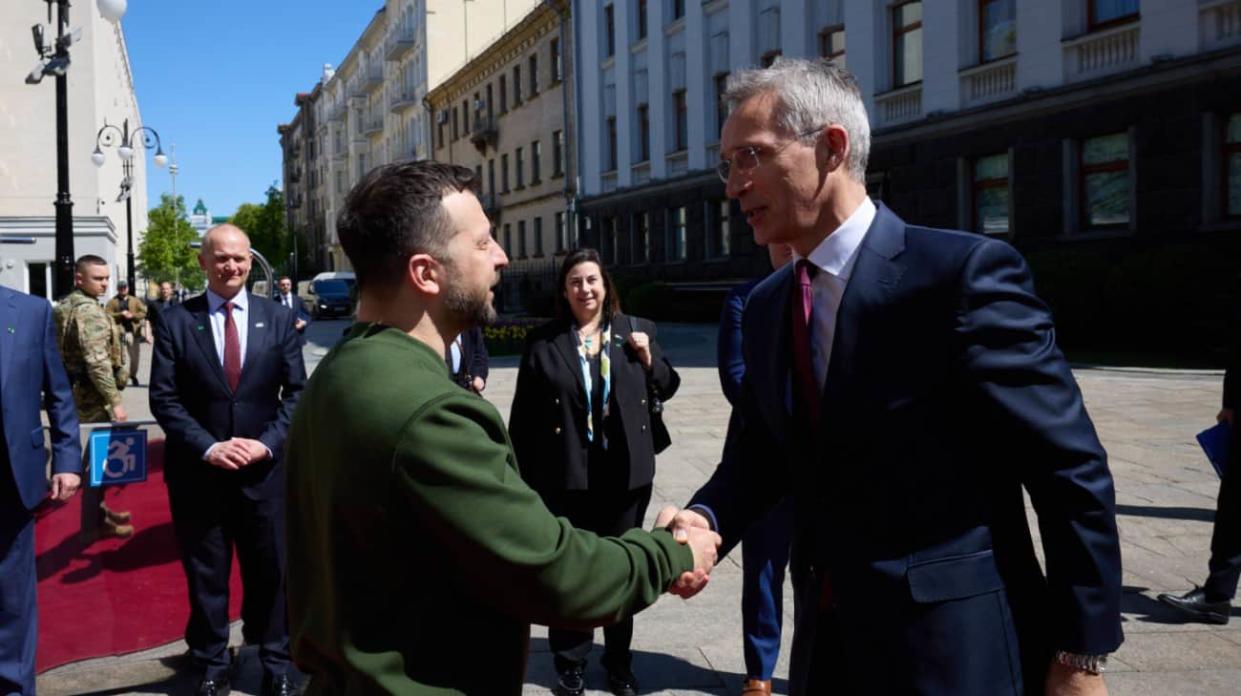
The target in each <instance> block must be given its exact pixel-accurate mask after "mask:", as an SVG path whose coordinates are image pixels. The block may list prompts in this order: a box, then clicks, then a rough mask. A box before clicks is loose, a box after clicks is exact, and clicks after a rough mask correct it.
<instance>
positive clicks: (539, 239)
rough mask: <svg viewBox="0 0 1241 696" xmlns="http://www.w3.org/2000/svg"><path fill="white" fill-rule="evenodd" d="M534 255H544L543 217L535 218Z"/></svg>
mask: <svg viewBox="0 0 1241 696" xmlns="http://www.w3.org/2000/svg"><path fill="white" fill-rule="evenodd" d="M534 255H535V256H542V255H543V218H542V217H541V216H540V217H536V218H535V219H534Z"/></svg>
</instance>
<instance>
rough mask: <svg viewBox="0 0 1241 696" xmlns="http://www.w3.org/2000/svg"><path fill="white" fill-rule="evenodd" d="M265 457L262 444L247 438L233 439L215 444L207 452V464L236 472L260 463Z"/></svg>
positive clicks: (266, 452)
mask: <svg viewBox="0 0 1241 696" xmlns="http://www.w3.org/2000/svg"><path fill="white" fill-rule="evenodd" d="M267 457H268V451H267V446H266V445H264V444H263V443H261V442H259V441H258V440H252V439H250V438H247V437H235V438H232V439H231V440H223V441H221V442H217V443H216V444H215V445H214V446H213V447H212V448H211V450H210V451H209V452H207V463H208V464H210V465H212V466H218V467H220V468H221V469H228V470H229V471H236V470H238V469H240V468H242V467H246V466H249V465H251V464H253V463H255V462H261V461H263V460H264V459H267Z"/></svg>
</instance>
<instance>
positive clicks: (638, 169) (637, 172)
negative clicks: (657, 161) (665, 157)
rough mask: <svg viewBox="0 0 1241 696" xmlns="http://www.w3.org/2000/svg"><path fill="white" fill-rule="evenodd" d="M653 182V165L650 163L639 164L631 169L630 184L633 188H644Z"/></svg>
mask: <svg viewBox="0 0 1241 696" xmlns="http://www.w3.org/2000/svg"><path fill="white" fill-rule="evenodd" d="M650 181H651V163H650V161H646V162H639V163H638V164H635V165H633V166H632V167H630V168H629V183H630V184H631V185H633V186H642V185H643V184H649V183H650Z"/></svg>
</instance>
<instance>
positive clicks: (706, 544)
mask: <svg viewBox="0 0 1241 696" xmlns="http://www.w3.org/2000/svg"><path fill="white" fill-rule="evenodd" d="M655 528H656V529H667V530H668V531H670V532H672V538H673V539H676V540H677V541H678V542H680V543H682V544H688V545H689V548H690V550H691V551H693V552H694V569H693V570H692V571H690V572H686V573H682V574H681V577H679V578H677V579H676V581H675V582H673V583H672V586H671V587H669V588H668V591H669V592H671V593H672V594H674V595H676V596H678V597H681V598H682V599H689V598H690V597H693V596H694V595H696V594H698V593H699V592H701V591H702V588H704V587H706V586H707V582H709V581H710V580H711V569H712V568H714V567H715V564H716V562H717V561H718V560H719V551H720V544H721V543H722V541H723V540H722V539H720V535H719V534H716V533H715V532H713V531H711V523H710V522H708V521H707V518H706V517H704V516H702V515H700V514H698V513H697V512H694V511H693V510H680V509H678V508H677V507H676V506H675V505H669V506H667V507H665V508H664V509H663V510H660V511H659V515H658V516H657V517H656V518H655Z"/></svg>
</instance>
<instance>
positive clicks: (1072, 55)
mask: <svg viewBox="0 0 1241 696" xmlns="http://www.w3.org/2000/svg"><path fill="white" fill-rule="evenodd" d="M1141 29H1142V25H1141V24H1139V23H1138V22H1133V23H1131V24H1122V25H1120V26H1118V27H1112V28H1111V29H1103V30H1101V31H1096V32H1093V33H1091V34H1085V35H1083V36H1079V37H1077V38H1074V39H1067V40H1065V41H1062V42H1061V44H1060V45H1061V46H1063V48H1064V80H1065V82H1078V81H1081V80H1089V79H1091V78H1094V77H1099V76H1102V75H1107V74H1110V73H1114V72H1119V71H1121V70H1127V69H1130V68H1136V67H1138V64H1139V61H1140V60H1141V59H1140V55H1141V54H1140V52H1139V37H1140V36H1141Z"/></svg>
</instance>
